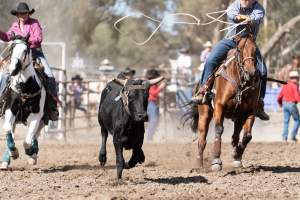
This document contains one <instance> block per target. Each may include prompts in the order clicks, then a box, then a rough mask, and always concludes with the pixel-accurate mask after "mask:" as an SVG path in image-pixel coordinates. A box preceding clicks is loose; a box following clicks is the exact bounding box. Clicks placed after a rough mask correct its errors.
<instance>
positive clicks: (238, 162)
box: [233, 160, 242, 168]
mask: <svg viewBox="0 0 300 200" xmlns="http://www.w3.org/2000/svg"><path fill="white" fill-rule="evenodd" d="M233 167H235V168H240V167H242V161H240V160H235V161H233Z"/></svg>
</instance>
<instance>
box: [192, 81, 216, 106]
mask: <svg viewBox="0 0 300 200" xmlns="http://www.w3.org/2000/svg"><path fill="white" fill-rule="evenodd" d="M214 81H215V77H214V76H211V77H210V78H209V79H208V80H207V82H206V83H205V84H204V85H203V86H199V85H197V87H196V89H195V92H194V95H193V97H192V102H194V103H197V104H205V103H207V102H208V101H209V100H210V99H211V96H212V95H211V91H210V90H211V88H212V86H213V84H214ZM197 89H198V90H197Z"/></svg>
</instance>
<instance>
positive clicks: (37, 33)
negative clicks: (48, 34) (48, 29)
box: [28, 20, 43, 45]
mask: <svg viewBox="0 0 300 200" xmlns="http://www.w3.org/2000/svg"><path fill="white" fill-rule="evenodd" d="M42 41H43V33H42V27H41V25H40V23H39V22H38V21H37V20H35V21H34V22H33V23H32V24H31V27H30V37H29V40H28V42H29V43H30V44H33V45H40V44H41V43H42Z"/></svg>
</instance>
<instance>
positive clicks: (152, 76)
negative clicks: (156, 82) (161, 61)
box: [146, 69, 160, 80]
mask: <svg viewBox="0 0 300 200" xmlns="http://www.w3.org/2000/svg"><path fill="white" fill-rule="evenodd" d="M158 77H160V73H159V71H157V70H156V69H149V70H147V72H146V78H147V79H149V80H151V79H155V78H158Z"/></svg>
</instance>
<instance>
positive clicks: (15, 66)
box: [9, 40, 29, 76]
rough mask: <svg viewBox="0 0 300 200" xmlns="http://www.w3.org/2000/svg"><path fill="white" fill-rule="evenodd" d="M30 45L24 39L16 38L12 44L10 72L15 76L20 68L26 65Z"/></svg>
mask: <svg viewBox="0 0 300 200" xmlns="http://www.w3.org/2000/svg"><path fill="white" fill-rule="evenodd" d="M28 50H29V47H28V45H27V43H26V42H24V41H22V40H15V41H14V42H13V44H12V54H11V60H10V66H9V73H10V74H11V75H12V76H15V75H16V74H18V73H19V72H20V70H21V69H22V68H23V67H25V66H26V64H25V61H26V58H28V56H27V54H28Z"/></svg>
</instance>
